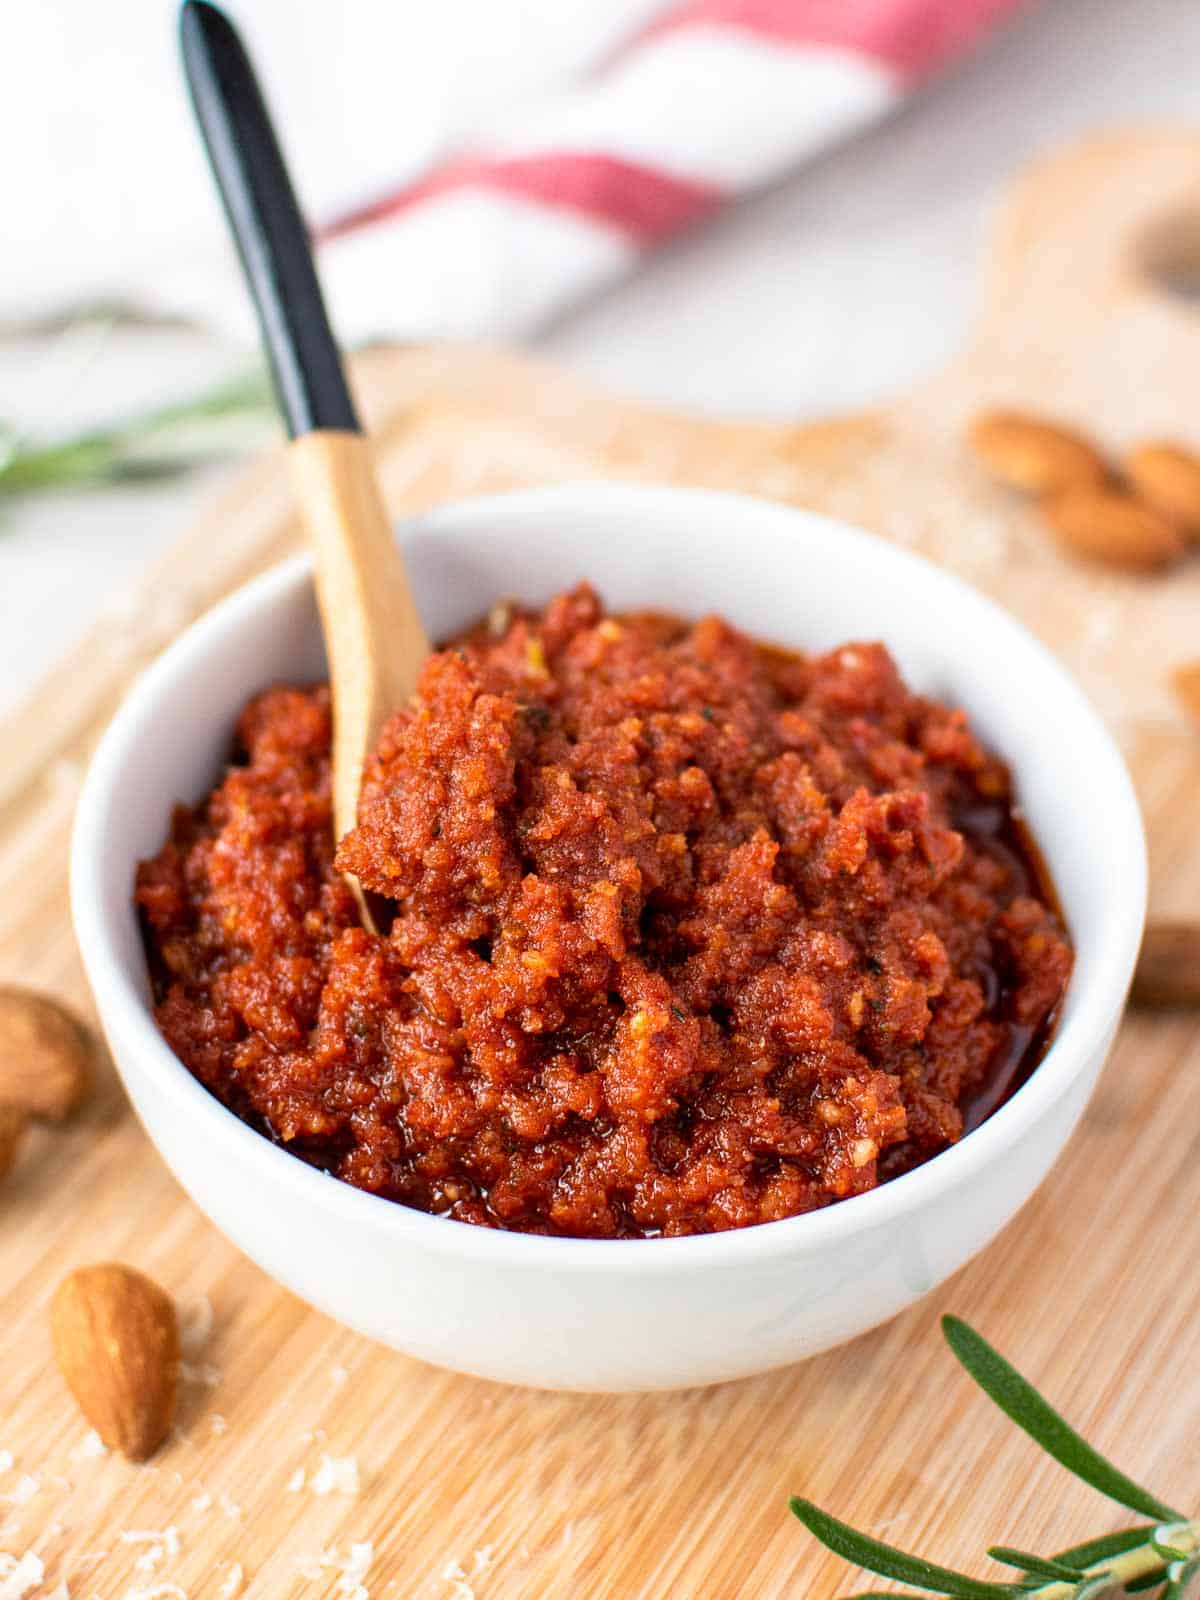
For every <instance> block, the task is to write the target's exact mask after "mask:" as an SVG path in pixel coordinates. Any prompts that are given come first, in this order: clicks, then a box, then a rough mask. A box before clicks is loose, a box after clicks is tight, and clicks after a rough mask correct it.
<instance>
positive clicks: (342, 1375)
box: [329, 1367, 350, 1389]
mask: <svg viewBox="0 0 1200 1600" xmlns="http://www.w3.org/2000/svg"><path fill="white" fill-rule="evenodd" d="M349 1376H350V1373H349V1370H348V1369H347V1368H346V1367H334V1368H333V1369H332V1370H331V1371H330V1374H329V1381H330V1383H331V1384H332V1385H333V1387H334V1388H335V1389H340V1388H341V1387H342V1385H343V1384H344V1383H345V1382H346V1380H347V1378H349Z"/></svg>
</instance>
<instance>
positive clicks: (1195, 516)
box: [1125, 441, 1200, 541]
mask: <svg viewBox="0 0 1200 1600" xmlns="http://www.w3.org/2000/svg"><path fill="white" fill-rule="evenodd" d="M1125 471H1126V473H1127V474H1128V476H1129V481H1130V483H1131V484H1132V485H1133V487H1134V489H1135V490H1136V491H1137V493H1138V494H1139V495H1140V496H1141V498H1142V499H1143V500H1144V501H1145V502H1146V504H1147V505H1148V506H1151V507H1152V508H1153V509H1154V510H1155V511H1157V512H1158V513H1159V515H1160V516H1164V517H1166V518H1167V519H1168V520H1169V521H1171V522H1174V523H1177V524H1178V525H1179V527H1180V528H1182V529H1183V531H1184V533H1186V534H1187V536H1188V538H1189V539H1192V540H1194V541H1200V456H1198V455H1196V454H1195V453H1194V452H1193V451H1191V450H1186V449H1185V448H1184V447H1183V445H1180V444H1172V443H1170V442H1168V441H1162V442H1157V441H1156V442H1152V443H1150V444H1144V445H1140V446H1139V447H1138V449H1136V450H1135V451H1134V452H1133V454H1132V455H1131V456H1130V457H1129V460H1128V461H1127V462H1126V463H1125Z"/></svg>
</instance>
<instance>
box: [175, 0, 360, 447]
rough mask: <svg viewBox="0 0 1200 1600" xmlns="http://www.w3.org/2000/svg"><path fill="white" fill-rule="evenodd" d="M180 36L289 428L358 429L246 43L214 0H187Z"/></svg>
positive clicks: (305, 238)
mask: <svg viewBox="0 0 1200 1600" xmlns="http://www.w3.org/2000/svg"><path fill="white" fill-rule="evenodd" d="M179 38H180V45H181V48H182V52H183V63H184V71H185V73H186V76H187V82H188V88H189V90H190V92H191V97H192V105H193V106H194V108H195V112H196V118H197V121H198V122H199V124H200V129H201V132H202V133H203V136H204V143H205V147H206V148H207V150H208V157H209V161H210V162H211V164H212V169H213V175H214V176H215V178H216V180H217V188H218V189H219V190H220V193H221V199H222V201H223V202H224V206H225V212H226V215H227V216H228V218H229V225H230V227H231V229H232V231H233V235H234V238H235V240H236V242H237V248H238V254H239V256H240V257H241V262H242V267H243V270H244V271H245V274H246V279H247V282H248V283H249V285H250V292H251V294H252V295H253V297H254V304H255V308H256V310H257V312H258V320H259V325H260V327H261V329H262V336H263V343H264V345H265V347H266V351H267V357H268V359H269V361H270V364H271V373H272V376H273V378H274V380H275V391H276V394H277V396H278V400H279V408H280V411H281V412H282V413H283V419H284V422H285V424H286V426H287V430H288V433H289V435H290V436H291V437H292V438H293V439H294V438H296V437H297V436H298V435H300V434H304V433H310V432H312V431H313V430H314V429H318V428H336V429H340V430H349V431H352V432H359V431H361V430H360V425H359V421H358V416H357V414H356V412H355V409H354V402H353V401H352V400H351V398H350V390H349V388H348V386H347V383H346V375H345V372H344V370H343V368H342V362H341V357H340V355H339V353H338V348H337V344H336V343H335V341H334V337H333V332H332V330H331V328H330V326H329V317H328V314H327V313H326V310H325V302H324V300H323V299H322V297H321V286H320V283H319V282H318V280H317V272H316V267H315V266H314V264H313V258H312V250H311V247H310V244H309V237H308V230H307V228H306V227H305V225H304V219H303V218H302V217H301V215H300V208H299V206H298V205H297V204H296V196H295V193H294V191H293V189H292V183H291V179H290V178H289V177H288V171H287V167H286V166H285V164H284V160H283V155H282V153H281V151H280V148H279V142H278V140H277V139H276V137H275V130H274V128H273V127H272V125H271V117H270V113H269V112H268V110H267V106H266V102H265V101H264V99H263V96H262V91H261V90H260V88H259V86H258V80H257V79H256V77H255V75H254V68H253V67H252V66H251V64H250V58H249V56H248V55H247V53H246V49H245V46H244V45H243V44H242V41H241V39H240V38H239V36H238V33H237V30H236V29H235V28H234V26H233V24H232V23H231V22H230V20H229V18H228V17H227V16H226V15H225V14H224V12H222V11H220V10H219V9H218V8H217V7H216V6H214V5H210V4H208V0H184V4H183V6H182V7H181V9H180V13H179Z"/></svg>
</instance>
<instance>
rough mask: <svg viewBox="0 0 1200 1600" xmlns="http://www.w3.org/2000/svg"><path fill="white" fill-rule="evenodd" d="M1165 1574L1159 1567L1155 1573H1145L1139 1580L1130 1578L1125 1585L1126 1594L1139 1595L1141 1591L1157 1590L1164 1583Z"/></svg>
mask: <svg viewBox="0 0 1200 1600" xmlns="http://www.w3.org/2000/svg"><path fill="white" fill-rule="evenodd" d="M1166 1577H1167V1575H1166V1572H1165V1571H1164V1570H1163V1569H1162V1567H1159V1569H1158V1571H1157V1572H1147V1573H1146V1574H1145V1575H1144V1576H1143V1577H1141V1578H1130V1580H1129V1582H1128V1583H1127V1584H1126V1585H1125V1593H1126V1594H1141V1592H1142V1590H1143V1589H1157V1588H1160V1587H1161V1585H1162V1584H1163V1583H1165V1582H1166Z"/></svg>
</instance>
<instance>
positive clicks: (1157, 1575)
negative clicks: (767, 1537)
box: [790, 1317, 1200, 1600]
mask: <svg viewBox="0 0 1200 1600" xmlns="http://www.w3.org/2000/svg"><path fill="white" fill-rule="evenodd" d="M942 1331H943V1333H944V1334H945V1336H946V1341H947V1343H948V1344H949V1346H950V1348H951V1350H952V1351H953V1352H954V1354H955V1355H956V1356H957V1357H958V1359H959V1361H961V1362H962V1364H963V1366H964V1367H965V1368H966V1369H967V1371H968V1372H969V1373H970V1375H971V1377H972V1378H973V1379H974V1380H975V1382H976V1383H977V1384H978V1385H979V1387H980V1388H981V1389H982V1390H983V1391H984V1393H985V1394H986V1395H988V1396H989V1398H990V1399H992V1400H993V1401H995V1403H996V1404H997V1405H998V1406H999V1407H1000V1409H1001V1410H1002V1411H1003V1412H1005V1414H1006V1415H1007V1416H1009V1417H1010V1418H1011V1419H1012V1420H1013V1421H1014V1422H1015V1423H1016V1424H1017V1426H1018V1427H1019V1428H1023V1429H1024V1430H1025V1432H1026V1433H1027V1434H1028V1435H1029V1437H1030V1438H1031V1439H1033V1440H1034V1442H1035V1443H1036V1444H1039V1445H1040V1446H1041V1447H1042V1449H1043V1450H1045V1451H1046V1452H1047V1454H1048V1455H1051V1456H1053V1458H1054V1459H1055V1461H1057V1462H1059V1464H1060V1465H1061V1466H1064V1467H1066V1468H1067V1469H1068V1471H1070V1472H1073V1473H1074V1474H1075V1476H1076V1477H1077V1478H1081V1479H1082V1480H1083V1482H1084V1483H1086V1484H1089V1485H1090V1486H1091V1487H1092V1488H1093V1489H1098V1490H1099V1491H1100V1493H1101V1494H1104V1495H1107V1496H1108V1497H1109V1499H1111V1500H1115V1501H1116V1502H1117V1503H1118V1505H1122V1506H1125V1507H1126V1508H1127V1509H1128V1510H1130V1511H1136V1512H1137V1513H1138V1514H1139V1515H1140V1516H1143V1517H1149V1518H1151V1519H1152V1520H1151V1521H1149V1522H1145V1523H1142V1524H1140V1525H1138V1526H1137V1527H1133V1528H1125V1529H1123V1530H1122V1531H1121V1532H1120V1533H1110V1534H1105V1535H1103V1536H1102V1537H1100V1538H1098V1539H1089V1540H1088V1541H1087V1543H1085V1544H1078V1545H1075V1546H1073V1547H1072V1548H1071V1549H1070V1550H1060V1551H1058V1552H1057V1554H1055V1555H1050V1556H1045V1555H1037V1554H1035V1553H1032V1552H1030V1551H1025V1550H1014V1549H1012V1548H1011V1547H1010V1546H1008V1545H993V1546H992V1547H991V1548H990V1549H989V1550H988V1555H989V1556H991V1558H992V1560H993V1561H996V1562H998V1563H999V1564H1000V1565H1002V1566H1005V1567H1012V1568H1014V1569H1015V1570H1016V1573H1017V1576H1016V1577H1015V1578H1012V1579H1007V1580H1004V1581H997V1582H994V1581H991V1580H988V1579H984V1578H972V1577H969V1576H968V1575H967V1574H966V1573H965V1572H956V1571H954V1570H953V1569H952V1568H950V1567H940V1566H938V1565H937V1564H936V1563H934V1562H932V1561H926V1560H924V1559H923V1558H922V1557H920V1556H913V1555H909V1554H908V1553H907V1552H906V1551H903V1550H898V1549H896V1547H895V1546H894V1545H890V1544H885V1543H884V1542H883V1541H882V1540H880V1539H874V1538H872V1537H871V1536H870V1535H869V1534H866V1533H860V1532H859V1531H858V1530H857V1529H856V1528H852V1527H850V1525H849V1524H848V1523H845V1522H840V1521H839V1520H838V1518H837V1517H833V1516H830V1514H829V1513H828V1512H827V1511H822V1510H821V1508H820V1507H819V1506H815V1505H814V1504H813V1503H812V1501H811V1500H800V1499H793V1500H792V1501H791V1502H790V1505H791V1508H792V1510H793V1511H794V1512H795V1514H796V1515H797V1516H798V1517H799V1518H800V1521H801V1522H802V1523H803V1524H804V1526H805V1527H806V1528H807V1529H808V1530H809V1532H810V1533H813V1534H815V1535H816V1537H817V1538H818V1539H819V1540H820V1541H821V1543H822V1544H823V1545H825V1546H826V1547H827V1548H828V1549H830V1550H832V1551H833V1552H834V1554H835V1555H839V1556H843V1557H844V1558H845V1559H846V1560H847V1561H851V1562H853V1563H854V1564H855V1565H856V1566H859V1567H865V1568H866V1570H867V1571H868V1572H874V1573H878V1575H879V1576H880V1577H882V1578H892V1579H895V1580H897V1581H898V1582H900V1583H907V1584H911V1585H913V1586H914V1588H913V1589H911V1590H909V1591H906V1592H903V1593H901V1595H900V1597H899V1600H904V1595H905V1593H907V1595H908V1596H909V1597H910V1600H915V1595H916V1593H917V1592H922V1593H925V1594H935V1595H949V1596H951V1597H952V1600H1029V1597H1033V1600H1100V1597H1101V1596H1104V1595H1115V1594H1118V1593H1121V1592H1124V1593H1127V1594H1137V1593H1141V1592H1143V1591H1146V1592H1148V1591H1150V1590H1153V1589H1157V1590H1159V1591H1160V1600H1185V1597H1188V1596H1191V1595H1192V1594H1193V1593H1194V1592H1195V1591H1196V1590H1197V1587H1198V1585H1200V1520H1196V1521H1191V1520H1189V1519H1188V1518H1186V1517H1184V1516H1183V1515H1182V1514H1181V1513H1180V1512H1178V1511H1174V1510H1172V1508H1171V1507H1170V1506H1168V1505H1167V1504H1165V1502H1163V1501H1162V1500H1160V1499H1159V1498H1158V1496H1157V1495H1154V1494H1151V1493H1150V1491H1149V1490H1148V1489H1143V1488H1142V1487H1141V1486H1140V1484H1137V1483H1135V1482H1134V1481H1133V1479H1132V1478H1127V1477H1126V1476H1125V1474H1124V1473H1123V1472H1121V1471H1119V1470H1118V1469H1117V1468H1116V1467H1115V1466H1113V1464H1112V1462H1111V1461H1107V1460H1106V1459H1105V1458H1104V1457H1103V1456H1102V1455H1101V1454H1100V1453H1099V1451H1097V1450H1094V1449H1093V1448H1092V1446H1091V1445H1090V1444H1088V1442H1087V1441H1086V1439H1083V1438H1081V1437H1080V1435H1079V1434H1078V1433H1076V1432H1075V1430H1074V1428H1072V1427H1071V1425H1070V1424H1069V1423H1068V1422H1067V1421H1066V1420H1065V1419H1064V1418H1063V1417H1061V1416H1060V1415H1059V1414H1058V1412H1057V1411H1055V1410H1054V1408H1053V1406H1051V1405H1050V1404H1049V1403H1048V1402H1047V1401H1046V1400H1045V1399H1044V1398H1043V1397H1042V1396H1041V1395H1040V1394H1039V1393H1038V1391H1037V1390H1036V1389H1035V1388H1034V1387H1033V1385H1032V1384H1031V1383H1029V1382H1028V1381H1027V1380H1026V1379H1025V1378H1023V1377H1022V1376H1021V1374H1020V1373H1019V1372H1018V1371H1017V1370H1016V1368H1015V1367H1013V1366H1011V1365H1010V1364H1009V1363H1008V1362H1007V1361H1006V1360H1005V1359H1004V1357H1003V1356H1002V1355H1000V1354H999V1352H998V1351H996V1350H993V1348H992V1346H991V1345H990V1344H988V1342H987V1340H986V1339H984V1338H983V1337H982V1335H981V1334H978V1333H976V1332H975V1330H974V1328H971V1327H968V1325H967V1324H966V1323H965V1322H962V1321H960V1319H959V1318H958V1317H944V1318H943V1319H942ZM853 1600H897V1596H896V1595H895V1594H892V1595H884V1594H874V1593H870V1594H858V1595H855V1596H854V1597H853Z"/></svg>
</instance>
